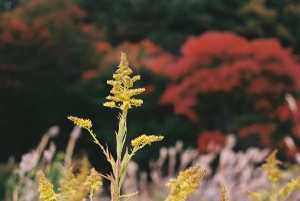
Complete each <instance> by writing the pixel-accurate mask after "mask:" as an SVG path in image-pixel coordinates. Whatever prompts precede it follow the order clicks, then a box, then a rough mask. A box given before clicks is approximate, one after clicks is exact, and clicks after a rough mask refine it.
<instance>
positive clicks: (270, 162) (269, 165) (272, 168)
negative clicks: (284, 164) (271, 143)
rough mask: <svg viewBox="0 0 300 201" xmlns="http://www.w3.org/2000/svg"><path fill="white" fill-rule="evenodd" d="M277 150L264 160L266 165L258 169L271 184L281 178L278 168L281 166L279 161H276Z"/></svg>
mask: <svg viewBox="0 0 300 201" xmlns="http://www.w3.org/2000/svg"><path fill="white" fill-rule="evenodd" d="M276 153H277V150H274V151H273V152H272V153H271V155H270V156H269V157H268V158H267V159H266V163H264V164H263V165H262V166H261V167H260V168H259V169H260V170H262V171H264V172H265V173H266V174H267V175H268V178H269V180H270V181H271V182H272V183H276V182H277V181H278V180H279V179H281V178H282V177H283V174H282V172H281V171H280V169H279V168H278V165H280V164H281V161H279V160H277V159H276Z"/></svg>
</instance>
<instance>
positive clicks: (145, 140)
mask: <svg viewBox="0 0 300 201" xmlns="http://www.w3.org/2000/svg"><path fill="white" fill-rule="evenodd" d="M163 138H164V137H163V136H156V135H146V134H143V135H141V136H139V137H137V138H135V139H133V140H131V145H132V146H133V147H144V146H145V145H147V144H148V145H151V143H152V142H157V141H161V140H162V139H163Z"/></svg>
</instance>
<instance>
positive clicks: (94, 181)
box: [83, 168, 102, 191]
mask: <svg viewBox="0 0 300 201" xmlns="http://www.w3.org/2000/svg"><path fill="white" fill-rule="evenodd" d="M83 185H84V186H87V187H90V188H91V190H92V191H97V190H99V188H100V186H102V181H101V177H100V175H99V173H98V172H97V171H96V170H95V169H94V168H92V169H91V174H90V175H89V176H88V177H87V178H86V180H85V182H84V183H83Z"/></svg>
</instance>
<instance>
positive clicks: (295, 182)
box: [278, 178, 300, 196]
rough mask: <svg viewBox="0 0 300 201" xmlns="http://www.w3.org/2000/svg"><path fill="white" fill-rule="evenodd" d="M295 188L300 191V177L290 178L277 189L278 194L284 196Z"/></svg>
mask: <svg viewBox="0 0 300 201" xmlns="http://www.w3.org/2000/svg"><path fill="white" fill-rule="evenodd" d="M295 190H298V191H300V178H297V179H292V180H291V181H290V182H289V183H287V184H286V185H285V186H284V187H283V188H282V189H280V190H279V191H278V194H279V195H280V196H286V195H288V194H289V193H291V192H293V191H295Z"/></svg>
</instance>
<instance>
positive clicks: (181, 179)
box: [165, 164, 208, 201]
mask: <svg viewBox="0 0 300 201" xmlns="http://www.w3.org/2000/svg"><path fill="white" fill-rule="evenodd" d="M207 172H208V170H207V169H203V170H200V165H199V164H197V165H195V166H193V167H190V168H189V169H187V170H185V171H184V172H180V173H179V176H178V177H177V179H170V180H169V182H168V183H167V184H166V186H168V187H169V188H171V192H170V194H169V196H168V197H167V198H166V200H165V201H174V200H176V201H185V200H186V198H187V196H188V195H189V194H192V193H196V188H197V187H198V186H200V184H201V179H202V177H203V176H204V175H205V174H206V173H207Z"/></svg>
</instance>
